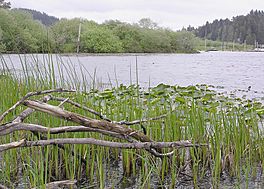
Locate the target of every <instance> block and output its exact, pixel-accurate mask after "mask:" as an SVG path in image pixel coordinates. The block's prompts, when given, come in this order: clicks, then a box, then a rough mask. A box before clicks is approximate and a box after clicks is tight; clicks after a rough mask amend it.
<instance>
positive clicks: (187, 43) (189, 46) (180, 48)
mask: <svg viewBox="0 0 264 189" xmlns="http://www.w3.org/2000/svg"><path fill="white" fill-rule="evenodd" d="M170 38H171V48H172V50H173V51H174V52H180V53H184V52H187V53H193V52H195V36H194V34H192V33H191V32H187V31H181V32H177V33H175V32H170Z"/></svg>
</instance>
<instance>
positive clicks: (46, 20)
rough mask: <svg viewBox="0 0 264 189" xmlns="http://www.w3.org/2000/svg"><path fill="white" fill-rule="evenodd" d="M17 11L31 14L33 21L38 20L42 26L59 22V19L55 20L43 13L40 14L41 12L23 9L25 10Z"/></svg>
mask: <svg viewBox="0 0 264 189" xmlns="http://www.w3.org/2000/svg"><path fill="white" fill-rule="evenodd" d="M19 10H22V11H26V12H29V13H30V14H32V16H33V19H34V20H39V21H41V23H42V24H44V25H46V26H51V25H53V24H54V23H56V22H57V21H59V19H58V18H56V17H55V16H49V15H47V14H46V13H44V12H43V13H41V12H39V11H36V10H31V9H25V8H19Z"/></svg>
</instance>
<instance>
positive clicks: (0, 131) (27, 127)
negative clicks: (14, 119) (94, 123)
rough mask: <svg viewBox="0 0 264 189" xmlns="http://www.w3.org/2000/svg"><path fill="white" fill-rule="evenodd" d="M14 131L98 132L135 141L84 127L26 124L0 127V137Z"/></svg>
mask: <svg viewBox="0 0 264 189" xmlns="http://www.w3.org/2000/svg"><path fill="white" fill-rule="evenodd" d="M15 131H31V132H33V133H35V132H37V133H46V134H60V133H66V132H98V133H102V134H104V135H108V136H111V137H115V138H119V139H124V140H127V141H129V142H136V141H135V140H132V139H130V137H129V136H125V135H122V134H119V133H115V132H111V131H106V130H101V129H95V128H89V127H85V126H63V127H55V128H48V127H44V126H42V125H37V124H27V123H7V124H4V125H0V136H4V135H8V134H10V133H13V132H15ZM42 140H44V139H42Z"/></svg>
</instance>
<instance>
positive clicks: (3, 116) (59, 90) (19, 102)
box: [0, 88, 76, 123]
mask: <svg viewBox="0 0 264 189" xmlns="http://www.w3.org/2000/svg"><path fill="white" fill-rule="evenodd" d="M54 92H76V91H75V90H68V89H62V88H59V89H51V90H45V91H37V92H29V93H27V94H26V95H25V96H24V97H23V98H22V99H20V100H19V101H18V102H16V103H15V104H14V105H13V106H12V107H11V108H9V109H8V110H6V111H5V112H4V113H3V114H2V115H1V116H0V123H1V122H2V121H3V119H4V118H5V117H6V116H7V114H9V113H10V112H12V111H13V110H14V109H15V108H16V107H17V106H19V105H20V104H22V103H23V102H24V101H25V100H26V99H28V98H29V97H31V96H36V95H44V94H49V93H54Z"/></svg>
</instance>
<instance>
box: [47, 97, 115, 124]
mask: <svg viewBox="0 0 264 189" xmlns="http://www.w3.org/2000/svg"><path fill="white" fill-rule="evenodd" d="M51 100H55V101H60V102H63V101H66V102H67V103H69V104H71V105H73V106H75V107H77V108H81V109H83V110H85V111H88V112H90V113H91V114H94V115H96V116H98V117H99V118H101V119H103V120H105V121H108V122H112V120H111V119H109V118H107V117H106V116H105V115H102V114H100V113H99V112H97V111H95V110H93V109H91V108H88V107H86V106H84V105H81V104H79V103H77V102H74V101H72V100H69V99H66V98H61V97H54V96H51Z"/></svg>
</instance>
